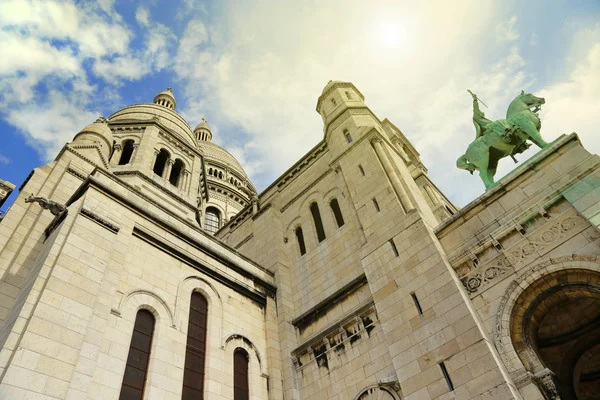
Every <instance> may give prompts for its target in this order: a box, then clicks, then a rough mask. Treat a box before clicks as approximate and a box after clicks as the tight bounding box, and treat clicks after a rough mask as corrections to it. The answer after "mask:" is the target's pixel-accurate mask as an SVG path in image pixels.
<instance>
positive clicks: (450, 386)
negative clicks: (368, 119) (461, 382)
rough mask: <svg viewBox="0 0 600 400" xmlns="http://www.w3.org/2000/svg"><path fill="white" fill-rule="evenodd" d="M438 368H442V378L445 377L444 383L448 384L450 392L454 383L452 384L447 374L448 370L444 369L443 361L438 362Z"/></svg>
mask: <svg viewBox="0 0 600 400" xmlns="http://www.w3.org/2000/svg"><path fill="white" fill-rule="evenodd" d="M440 368H441V370H442V374H444V378H445V379H446V383H447V384H448V389H450V391H451V392H453V391H454V385H453V384H452V379H450V374H448V370H447V369H446V364H444V363H443V362H441V363H440Z"/></svg>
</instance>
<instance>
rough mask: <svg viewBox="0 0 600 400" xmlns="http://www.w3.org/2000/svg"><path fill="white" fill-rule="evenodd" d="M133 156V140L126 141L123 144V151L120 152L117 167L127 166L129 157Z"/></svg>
mask: <svg viewBox="0 0 600 400" xmlns="http://www.w3.org/2000/svg"><path fill="white" fill-rule="evenodd" d="M132 155H133V140H126V141H125V143H123V151H122V152H121V158H120V159H119V165H126V164H129V161H131V156H132Z"/></svg>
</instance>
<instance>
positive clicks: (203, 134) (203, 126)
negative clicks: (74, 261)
mask: <svg viewBox="0 0 600 400" xmlns="http://www.w3.org/2000/svg"><path fill="white" fill-rule="evenodd" d="M194 136H196V139H198V140H202V141H204V142H210V141H211V140H212V132H211V130H210V126H208V123H207V122H206V119H204V118H202V122H200V123H199V124H198V126H196V128H194Z"/></svg>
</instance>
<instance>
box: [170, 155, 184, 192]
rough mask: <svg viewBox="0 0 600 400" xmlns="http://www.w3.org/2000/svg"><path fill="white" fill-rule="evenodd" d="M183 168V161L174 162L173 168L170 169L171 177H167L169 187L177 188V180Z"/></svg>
mask: <svg viewBox="0 0 600 400" xmlns="http://www.w3.org/2000/svg"><path fill="white" fill-rule="evenodd" d="M184 168H185V165H184V164H183V161H181V160H177V161H175V164H173V167H171V175H170V176H169V182H171V185H173V186H179V180H180V178H181V173H182V172H183V170H184Z"/></svg>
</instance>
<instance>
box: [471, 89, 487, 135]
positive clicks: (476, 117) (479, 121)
mask: <svg viewBox="0 0 600 400" xmlns="http://www.w3.org/2000/svg"><path fill="white" fill-rule="evenodd" d="M468 92H469V93H470V94H471V97H473V125H475V131H476V132H477V134H476V136H475V139H477V138H478V137H479V136H483V135H485V134H486V133H487V125H488V124H489V123H491V122H492V121H490V120H489V119H487V118H486V117H485V114H484V113H483V111H481V110H480V109H479V98H477V95H476V94H475V93H473V92H471V91H470V90H469V91H468Z"/></svg>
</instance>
